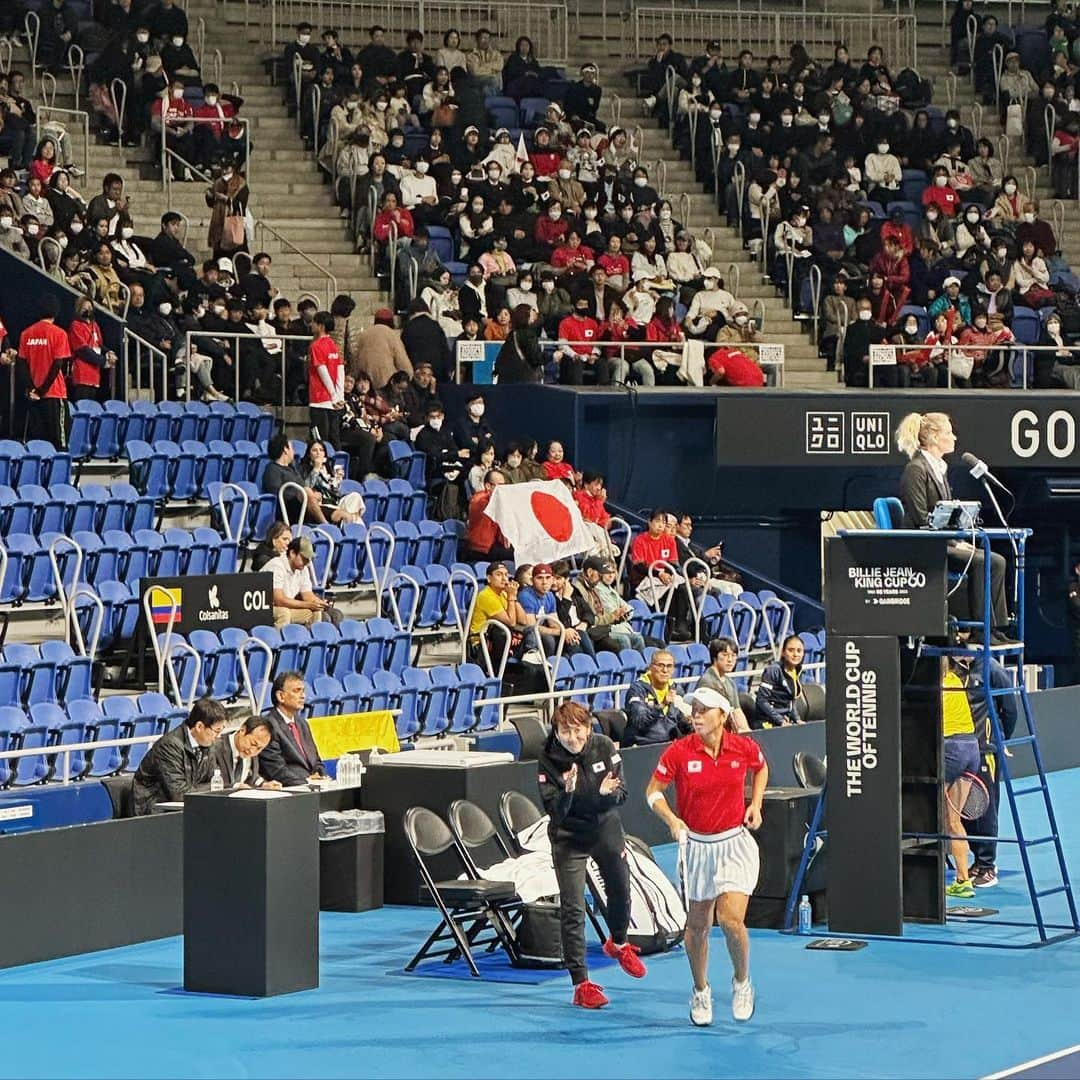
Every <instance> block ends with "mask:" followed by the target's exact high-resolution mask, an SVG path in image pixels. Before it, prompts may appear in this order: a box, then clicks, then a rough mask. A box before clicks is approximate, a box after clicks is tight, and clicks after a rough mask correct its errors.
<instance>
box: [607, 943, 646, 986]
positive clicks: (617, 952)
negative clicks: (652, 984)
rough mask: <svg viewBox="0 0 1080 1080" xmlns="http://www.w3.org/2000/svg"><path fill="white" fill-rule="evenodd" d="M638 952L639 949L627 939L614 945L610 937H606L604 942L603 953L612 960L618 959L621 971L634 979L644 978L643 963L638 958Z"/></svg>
mask: <svg viewBox="0 0 1080 1080" xmlns="http://www.w3.org/2000/svg"><path fill="white" fill-rule="evenodd" d="M640 952H641V950H640V949H639V948H638V947H637V946H636V945H631V944H630V942H629V941H627V942H624V943H623V944H622V945H616V944H615V942H614V941H612V940H611V938H608V939H607V941H605V942H604V955H605V956H610V957H611V959H612V960H618V961H619V966H620V967H621V968H622V969H623V971H625V972H626V974H627V975H630V976H632V977H633V978H635V979H643V978H645V965H644V964H643V963H642V962H641V961H640V960H639V959H638V953H640Z"/></svg>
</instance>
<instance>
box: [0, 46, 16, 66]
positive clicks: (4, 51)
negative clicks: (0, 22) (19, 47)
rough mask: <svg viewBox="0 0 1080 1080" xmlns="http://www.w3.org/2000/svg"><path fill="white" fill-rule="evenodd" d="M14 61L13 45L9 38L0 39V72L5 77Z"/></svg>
mask: <svg viewBox="0 0 1080 1080" xmlns="http://www.w3.org/2000/svg"><path fill="white" fill-rule="evenodd" d="M14 59H15V45H14V44H13V43H12V40H11V38H9V37H2V38H0V71H2V72H3V73H4V74H5V75H8V74H10V72H11V67H12V63H13V61H14Z"/></svg>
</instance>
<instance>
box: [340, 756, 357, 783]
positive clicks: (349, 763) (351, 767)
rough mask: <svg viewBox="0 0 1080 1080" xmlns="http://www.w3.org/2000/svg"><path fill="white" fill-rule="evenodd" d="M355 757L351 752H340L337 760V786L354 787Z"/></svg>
mask: <svg viewBox="0 0 1080 1080" xmlns="http://www.w3.org/2000/svg"><path fill="white" fill-rule="evenodd" d="M355 772H356V768H355V759H354V758H353V756H352V754H342V755H341V760H340V761H338V787H355V786H356V780H355V778H354V773H355Z"/></svg>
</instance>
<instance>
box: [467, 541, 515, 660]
mask: <svg viewBox="0 0 1080 1080" xmlns="http://www.w3.org/2000/svg"><path fill="white" fill-rule="evenodd" d="M517 595H518V584H517V582H516V581H514V579H513V578H512V577H511V576H510V571H509V570H508V569H507V566H506V563H501V562H493V563H491V564H490V565H489V566H488V568H487V584H486V585H485V586H484V587H483V588H482V589H481V590H480V591H479V592H478V593H477V594H476V603H475V605H474V606H473V613H472V620H471V621H470V623H469V645H470V647H471V648H472V649H474V650H477V651H479V649H480V630H481V628H482V627H483V625H484V623H486V622H487V621H488V620H489V619H494V620H495V621H496V622H500V623H502V624H503V625H504V626H505V627H506V628H507V629H509V630H512V629H513V628H514V627H519V626H524V625H525V623H526V622H527V616H526V614H525V609H524V608H522V606H521V604H520V603H518V598H517ZM493 642H495V643H496V644H497V645H498V649H497V650H496V648H494V647H493ZM501 642H502V635H500V636H499V637H498V638H494V639H493V641H489V642H488V647H489V648H491V650H492V653H493V655H492V658H491V662H492V664H494V665H495V666H496V668H497V667H498V666H499V663H500V662H501V649H502V648H503V644H501ZM497 651H498V656H499V658H500V659H499V660H497V659H496V655H495V653H496V652H497Z"/></svg>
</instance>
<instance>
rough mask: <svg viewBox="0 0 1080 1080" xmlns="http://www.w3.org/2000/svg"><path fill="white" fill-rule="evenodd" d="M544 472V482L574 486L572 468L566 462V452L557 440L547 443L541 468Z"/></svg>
mask: <svg viewBox="0 0 1080 1080" xmlns="http://www.w3.org/2000/svg"><path fill="white" fill-rule="evenodd" d="M541 468H542V469H543V470H544V479H545V480H562V481H563V482H564V483H567V484H569V485H570V486H571V487H573V486H574V480H575V475H574V466H573V465H571V464H570V462H569V461H567V460H566V451H565V450H563V444H562V443H561V442H558V441H557V440H553V441H552V442H550V443H548V448H547V455H546V457H545V458H544V463H543V465H542V466H541Z"/></svg>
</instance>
